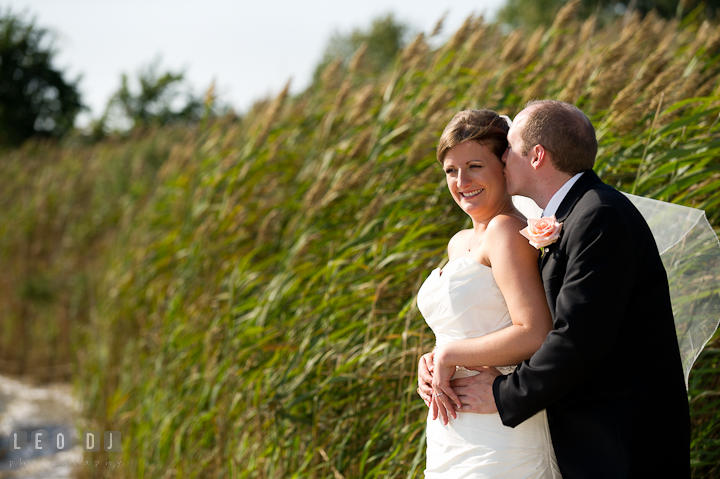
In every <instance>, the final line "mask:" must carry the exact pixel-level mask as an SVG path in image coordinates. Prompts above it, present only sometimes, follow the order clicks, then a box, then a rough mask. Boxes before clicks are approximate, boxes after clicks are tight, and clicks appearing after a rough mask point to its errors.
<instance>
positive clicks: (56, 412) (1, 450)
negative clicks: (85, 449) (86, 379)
mask: <svg viewBox="0 0 720 479" xmlns="http://www.w3.org/2000/svg"><path fill="white" fill-rule="evenodd" d="M78 409H79V408H78V404H77V401H75V399H74V398H73V395H72V388H71V387H70V385H68V384H52V385H47V386H45V385H43V386H35V385H32V384H30V383H27V382H24V381H20V380H17V379H11V378H8V377H4V376H0V479H4V478H16V477H22V478H26V479H49V478H53V479H69V478H73V477H75V475H74V474H73V470H74V469H75V468H76V467H82V465H81V461H82V449H81V447H80V446H79V445H77V444H76V443H77V441H76V434H77V433H76V432H75V425H76V424H77V420H78V417H79V415H78ZM38 428H43V429H46V430H47V431H49V432H50V434H51V435H52V434H55V433H57V432H62V433H63V435H64V437H66V438H67V439H66V445H65V448H64V449H63V450H62V451H58V450H57V448H53V447H52V446H50V447H45V448H44V450H43V451H38V450H33V448H32V447H28V448H26V449H23V450H21V451H13V450H10V449H11V447H12V442H11V433H12V432H16V431H22V430H24V431H26V432H28V434H32V431H33V430H36V429H38ZM28 439H29V440H30V436H29V437H28ZM48 442H52V441H48ZM21 460H22V461H21ZM11 461H12V463H13V464H10V462H11ZM21 462H22V463H23V464H21ZM74 462H76V463H78V464H80V465H78V466H74V465H73V463H74Z"/></svg>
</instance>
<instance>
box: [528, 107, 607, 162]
mask: <svg viewBox="0 0 720 479" xmlns="http://www.w3.org/2000/svg"><path fill="white" fill-rule="evenodd" d="M521 114H522V115H523V116H524V123H523V127H524V128H523V129H522V132H521V134H520V138H521V139H522V143H523V152H522V153H523V155H527V153H528V151H529V150H530V149H531V148H533V147H534V146H535V145H542V146H543V147H544V148H545V149H546V150H547V151H548V152H550V156H551V160H552V164H553V166H554V167H555V168H556V169H557V170H559V171H562V172H563V173H568V174H570V175H574V174H576V173H579V172H581V171H585V170H589V169H592V167H593V166H594V165H595V155H597V148H598V145H597V139H596V138H595V128H594V127H593V125H592V123H591V122H590V120H589V119H588V117H587V116H585V114H584V113H583V112H582V111H581V110H580V109H579V108H577V107H576V106H574V105H571V104H569V103H565V102H562V101H557V100H536V101H531V102H529V103H528V104H527V105H526V106H525V109H524V110H523V111H522V112H521Z"/></svg>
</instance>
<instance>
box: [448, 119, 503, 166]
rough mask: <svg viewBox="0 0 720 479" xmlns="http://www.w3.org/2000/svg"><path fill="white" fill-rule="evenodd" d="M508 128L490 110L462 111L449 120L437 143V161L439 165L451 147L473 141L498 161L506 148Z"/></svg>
mask: <svg viewBox="0 0 720 479" xmlns="http://www.w3.org/2000/svg"><path fill="white" fill-rule="evenodd" d="M509 129H510V126H509V125H508V123H507V121H506V120H505V118H502V117H501V116H500V115H498V114H497V113H495V112H494V111H492V110H464V111H461V112H460V113H458V114H457V115H455V116H454V117H453V119H452V120H450V123H448V125H447V126H446V127H445V130H443V133H442V135H441V136H440V141H438V146H437V159H438V161H439V162H440V163H442V162H443V161H444V160H445V155H446V154H447V152H448V150H450V148H452V147H453V146H456V145H459V144H460V143H463V142H466V141H469V140H475V141H477V142H479V143H481V144H483V145H485V146H487V147H488V148H490V151H492V152H493V153H494V154H495V156H497V157H498V159H500V157H502V155H503V153H504V152H505V149H506V148H507V144H508V142H507V134H508V130H509Z"/></svg>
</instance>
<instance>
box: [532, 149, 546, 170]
mask: <svg viewBox="0 0 720 479" xmlns="http://www.w3.org/2000/svg"><path fill="white" fill-rule="evenodd" d="M531 151H532V158H531V159H530V164H531V165H532V167H533V168H534V169H536V170H537V169H538V168H540V167H541V166H542V165H544V164H545V162H546V161H549V158H548V157H547V150H546V149H545V147H544V146H542V145H535V146H533V147H532V150H531Z"/></svg>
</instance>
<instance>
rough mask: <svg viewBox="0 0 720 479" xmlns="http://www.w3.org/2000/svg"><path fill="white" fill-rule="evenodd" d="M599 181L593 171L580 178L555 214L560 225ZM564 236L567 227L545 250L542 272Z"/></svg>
mask: <svg viewBox="0 0 720 479" xmlns="http://www.w3.org/2000/svg"><path fill="white" fill-rule="evenodd" d="M598 181H600V178H599V177H598V175H596V174H595V172H594V171H593V170H587V171H585V172H584V173H583V175H582V176H581V177H580V178H578V180H577V181H576V182H575V184H574V185H573V186H572V188H570V191H568V193H567V195H565V198H564V199H563V200H562V202H561V203H560V206H559V207H558V209H557V212H556V213H555V217H556V218H557V220H558V222H559V223H563V222H564V221H565V220H566V219H567V217H568V216H570V213H572V211H573V209H574V208H575V205H576V204H577V202H578V201H579V200H580V198H582V197H583V195H584V194H585V192H586V191H587V190H588V189H589V188H590V187H591V186H592V185H594V184H595V183H597V182H598ZM563 234H565V225H563V230H562V231H561V232H560V238H559V239H558V241H557V242H555V243H553V244H551V245H550V246H546V247H545V248H543V251H544V253H543V254H542V256H541V258H540V271H542V269H543V268H544V267H545V264H546V263H547V261H548V258H549V257H550V256H551V254H550V253H551V252H552V250H553V249H554V248H556V247H557V245H558V244H559V243H560V241H561V240H562V235H563Z"/></svg>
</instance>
